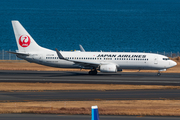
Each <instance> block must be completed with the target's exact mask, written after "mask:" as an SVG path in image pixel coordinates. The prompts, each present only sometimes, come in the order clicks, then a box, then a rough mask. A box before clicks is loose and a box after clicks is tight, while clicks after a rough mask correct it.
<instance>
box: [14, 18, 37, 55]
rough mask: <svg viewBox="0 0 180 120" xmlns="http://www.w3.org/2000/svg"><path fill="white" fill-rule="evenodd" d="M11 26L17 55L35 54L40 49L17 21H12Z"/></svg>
mask: <svg viewBox="0 0 180 120" xmlns="http://www.w3.org/2000/svg"><path fill="white" fill-rule="evenodd" d="M12 26H13V30H14V34H15V37H16V42H17V46H18V50H19V51H18V52H19V53H29V52H37V51H39V50H40V48H41V47H40V46H39V45H38V44H37V43H36V42H35V41H34V39H33V38H32V37H31V35H30V34H29V33H28V32H27V31H26V30H25V29H24V27H23V26H22V25H21V24H20V23H19V21H12Z"/></svg>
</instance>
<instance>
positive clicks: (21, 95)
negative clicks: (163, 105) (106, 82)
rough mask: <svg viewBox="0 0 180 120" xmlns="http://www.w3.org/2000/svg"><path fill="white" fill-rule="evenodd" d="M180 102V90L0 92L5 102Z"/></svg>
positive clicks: (1, 100)
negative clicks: (165, 100) (170, 100)
mask: <svg viewBox="0 0 180 120" xmlns="http://www.w3.org/2000/svg"><path fill="white" fill-rule="evenodd" d="M147 99H149V100H164V99H172V100H180V90H120V91H44V92H0V102H6V101H9V102H10V101H12V102H14V101H16V102H19V101H27V100H28V101H66V100H67V101H89V100H147Z"/></svg>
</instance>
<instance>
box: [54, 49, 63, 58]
mask: <svg viewBox="0 0 180 120" xmlns="http://www.w3.org/2000/svg"><path fill="white" fill-rule="evenodd" d="M55 50H56V53H57V55H58V57H59V59H65V58H64V57H63V56H62V55H61V53H60V52H59V50H58V49H57V48H55Z"/></svg>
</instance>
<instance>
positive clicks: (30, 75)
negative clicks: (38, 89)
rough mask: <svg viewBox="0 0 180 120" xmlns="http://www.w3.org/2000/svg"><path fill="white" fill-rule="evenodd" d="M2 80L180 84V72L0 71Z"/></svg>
mask: <svg viewBox="0 0 180 120" xmlns="http://www.w3.org/2000/svg"><path fill="white" fill-rule="evenodd" d="M0 82H54V83H56V82H57V83H100V84H136V85H180V73H162V75H161V76H157V73H141V72H136V73H132V72H131V73H130V72H129V73H128V72H127V73H125V72H118V73H98V74H97V75H88V74H87V72H76V71H75V72H69V71H0Z"/></svg>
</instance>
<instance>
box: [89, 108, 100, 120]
mask: <svg viewBox="0 0 180 120" xmlns="http://www.w3.org/2000/svg"><path fill="white" fill-rule="evenodd" d="M91 120H99V113H98V107H97V106H91Z"/></svg>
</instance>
